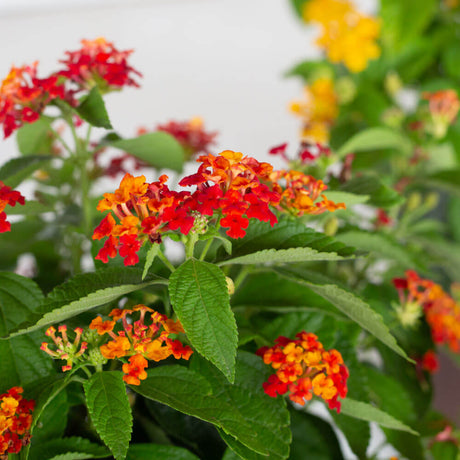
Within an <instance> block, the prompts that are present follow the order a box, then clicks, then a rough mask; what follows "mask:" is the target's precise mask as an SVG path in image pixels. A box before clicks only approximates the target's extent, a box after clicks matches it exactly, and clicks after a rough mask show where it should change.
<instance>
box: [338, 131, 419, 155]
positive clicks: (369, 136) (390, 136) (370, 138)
mask: <svg viewBox="0 0 460 460" xmlns="http://www.w3.org/2000/svg"><path fill="white" fill-rule="evenodd" d="M384 149H396V150H398V151H400V152H401V153H404V154H410V152H411V150H412V146H411V143H410V141H409V140H408V139H407V138H406V137H404V136H403V135H401V134H400V133H398V132H397V131H395V130H393V129H390V128H382V127H376V128H368V129H366V130H364V131H361V132H359V133H358V134H355V135H354V136H353V137H352V138H351V139H349V140H348V141H347V142H345V144H344V145H342V147H340V149H339V150H338V151H337V155H338V156H339V157H340V158H342V157H344V156H345V155H347V154H348V153H356V152H364V151H369V150H384Z"/></svg>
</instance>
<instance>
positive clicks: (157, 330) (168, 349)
mask: <svg viewBox="0 0 460 460" xmlns="http://www.w3.org/2000/svg"><path fill="white" fill-rule="evenodd" d="M135 312H139V319H138V320H137V321H134V322H132V321H129V320H128V318H127V315H132V314H133V313H135ZM147 313H149V314H150V321H151V323H150V324H149V325H147V324H145V320H146V314H147ZM109 316H111V317H112V320H108V321H103V320H102V318H101V317H100V316H98V317H96V318H95V319H93V321H92V322H91V324H90V325H89V328H90V329H95V330H96V331H97V332H98V334H99V335H104V334H109V335H110V337H111V338H112V340H110V341H109V342H107V343H105V344H104V345H101V347H100V350H101V354H102V356H104V358H107V359H115V358H123V357H127V356H129V357H130V358H129V362H128V363H125V364H123V372H124V373H125V375H124V376H123V380H124V381H125V382H126V383H128V384H130V385H139V384H140V381H141V380H145V379H146V378H147V373H146V371H145V369H146V368H147V367H148V361H147V360H152V361H161V360H163V359H166V358H168V357H169V356H171V355H173V356H174V357H175V358H176V359H180V358H183V359H189V358H190V355H191V354H192V353H193V350H192V349H191V348H190V347H189V346H188V345H186V346H184V345H182V343H181V342H180V341H179V340H177V339H171V338H169V335H170V334H179V333H183V332H184V330H183V328H182V325H181V324H180V322H179V321H173V320H171V319H169V318H168V317H167V316H165V315H162V314H160V313H158V312H156V311H155V310H152V309H151V308H149V307H147V306H145V305H136V306H135V307H133V308H132V309H131V310H128V309H125V310H121V309H119V308H116V309H114V310H112V311H111V312H110V314H109ZM120 319H121V321H122V324H123V330H120V331H118V333H115V332H114V328H115V324H116V322H117V321H118V320H120Z"/></svg>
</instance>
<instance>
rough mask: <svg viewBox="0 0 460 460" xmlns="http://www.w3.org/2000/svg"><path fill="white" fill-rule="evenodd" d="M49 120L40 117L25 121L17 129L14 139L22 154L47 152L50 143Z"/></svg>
mask: <svg viewBox="0 0 460 460" xmlns="http://www.w3.org/2000/svg"><path fill="white" fill-rule="evenodd" d="M52 139H53V137H52V131H51V125H50V120H49V119H47V118H45V117H43V116H42V117H41V118H40V119H39V120H37V121H35V122H34V123H26V124H25V125H23V126H21V128H19V129H18V131H17V134H16V141H17V143H18V148H19V151H20V152H21V153H22V154H23V155H37V154H40V153H49V152H50V147H51V143H52Z"/></svg>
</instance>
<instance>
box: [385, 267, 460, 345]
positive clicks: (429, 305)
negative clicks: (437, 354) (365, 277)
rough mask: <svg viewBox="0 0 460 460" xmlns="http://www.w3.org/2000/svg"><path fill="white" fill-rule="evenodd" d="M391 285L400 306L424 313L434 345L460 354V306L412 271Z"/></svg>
mask: <svg viewBox="0 0 460 460" xmlns="http://www.w3.org/2000/svg"><path fill="white" fill-rule="evenodd" d="M393 284H394V285H395V287H396V289H397V290H398V294H399V299H400V302H401V305H407V304H411V305H414V304H415V305H418V306H419V307H420V308H421V309H423V312H424V313H425V318H426V321H427V323H428V325H429V326H430V328H431V335H432V337H433V341H434V342H435V343H437V344H447V345H448V346H449V348H450V349H451V350H452V351H453V352H455V353H459V352H460V305H459V304H458V303H457V302H456V301H455V300H454V299H453V298H452V297H451V296H450V295H449V294H447V293H446V292H445V291H444V290H443V289H442V287H441V286H440V285H439V284H436V283H435V282H433V281H431V280H425V279H422V278H420V277H419V276H418V275H417V273H416V272H414V271H413V270H408V271H407V272H406V278H395V279H394V280H393Z"/></svg>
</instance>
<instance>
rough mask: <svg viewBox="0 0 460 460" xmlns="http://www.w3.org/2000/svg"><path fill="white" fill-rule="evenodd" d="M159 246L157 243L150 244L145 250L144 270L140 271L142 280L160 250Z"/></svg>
mask: <svg viewBox="0 0 460 460" xmlns="http://www.w3.org/2000/svg"><path fill="white" fill-rule="evenodd" d="M160 250H161V248H160V245H159V244H152V247H151V248H150V249H149V250H148V252H147V257H146V259H145V265H144V271H143V272H142V280H144V278H145V277H146V276H147V273H148V272H149V268H150V267H151V266H152V264H153V261H154V259H155V257H156V256H157V255H158V253H159V252H160Z"/></svg>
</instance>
